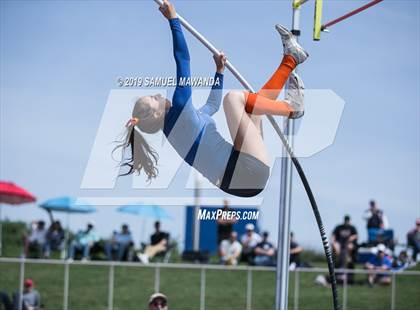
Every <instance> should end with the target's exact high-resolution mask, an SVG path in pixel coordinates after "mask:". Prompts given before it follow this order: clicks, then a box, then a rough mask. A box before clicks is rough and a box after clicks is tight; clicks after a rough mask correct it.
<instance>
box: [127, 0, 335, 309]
mask: <svg viewBox="0 0 420 310" xmlns="http://www.w3.org/2000/svg"><path fill="white" fill-rule="evenodd" d="M153 1H155V2H156V3H157V4H158V5H162V3H163V1H162V0H153ZM305 2H306V1H305ZM177 17H178V19H179V21H180V22H181V24H182V26H183V27H184V28H185V29H186V30H188V31H189V32H190V33H191V34H192V35H193V36H194V37H196V38H197V39H198V40H199V41H200V42H201V43H202V44H203V45H204V46H205V47H207V48H208V49H209V50H210V51H211V52H212V53H213V54H214V55H219V50H218V49H216V48H215V47H214V46H213V44H211V43H210V42H209V41H208V40H207V39H206V38H205V37H204V36H203V35H201V34H200V33H199V32H198V31H197V30H196V29H195V28H194V27H193V26H191V25H190V24H189V23H188V22H187V21H186V20H185V19H184V18H183V17H181V16H180V15H179V14H177ZM226 68H228V69H229V71H230V72H231V73H232V74H233V75H234V76H235V77H236V79H237V80H238V81H239V82H240V83H241V84H242V86H243V87H244V88H245V89H247V90H249V91H251V92H255V91H254V89H253V88H252V87H251V85H250V84H249V83H248V82H247V81H246V80H245V78H244V77H243V76H242V75H241V74H240V73H239V72H238V70H237V69H236V68H235V67H234V66H233V65H232V64H231V63H230V62H229V61H227V62H226ZM266 116H267V118H268V120H269V121H270V123H271V125H272V126H273V128H274V130H275V131H276V133H277V135H278V136H279V138H280V140H281V142H282V143H283V146H284V149H285V150H286V152H287V154H289V156H290V158H291V160H292V163H293V165H294V166H295V168H296V171H297V172H298V174H299V176H300V178H301V180H302V184H303V186H304V188H305V191H306V194H307V195H308V198H309V201H310V203H311V207H312V211H313V213H314V216H315V219H316V222H317V225H318V229H319V232H320V235H321V239H322V244H323V246H324V251H325V256H326V257H327V263H328V270H329V274H330V281H331V289H332V293H333V303H334V309H336V310H337V309H339V308H340V307H339V305H338V294H337V281H336V277H335V272H334V262H333V258H332V252H331V248H330V246H329V242H328V237H327V234H326V233H325V228H324V224H323V223H322V219H321V214H320V213H319V210H318V206H317V203H316V200H315V197H314V195H313V193H312V190H311V187H310V186H309V182H308V180H307V178H306V175H305V173H304V172H303V169H302V166H301V165H300V163H299V161H298V159H297V158H296V156H295V154H294V152H293V149H292V148H291V146H290V144H289V142H288V140H287V139H286V137H285V136H284V134H283V132H282V131H281V129H280V127H279V125H278V124H277V122H276V120H275V119H274V117H273V116H272V115H266ZM135 128H136V127H135ZM281 310H285V309H281Z"/></svg>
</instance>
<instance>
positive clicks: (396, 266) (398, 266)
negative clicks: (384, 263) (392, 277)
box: [392, 251, 410, 270]
mask: <svg viewBox="0 0 420 310" xmlns="http://www.w3.org/2000/svg"><path fill="white" fill-rule="evenodd" d="M408 267H410V259H409V257H408V254H407V251H401V252H400V254H399V255H398V257H396V258H395V259H394V260H393V261H392V270H404V269H406V268H408Z"/></svg>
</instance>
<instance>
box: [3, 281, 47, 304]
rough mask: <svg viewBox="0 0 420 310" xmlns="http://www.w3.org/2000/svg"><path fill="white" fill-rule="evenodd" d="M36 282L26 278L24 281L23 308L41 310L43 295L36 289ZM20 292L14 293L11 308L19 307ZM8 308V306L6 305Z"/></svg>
mask: <svg viewBox="0 0 420 310" xmlns="http://www.w3.org/2000/svg"><path fill="white" fill-rule="evenodd" d="M34 286H35V283H34V281H33V280H32V279H25V281H24V282H23V295H22V309H23V310H41V309H42V308H43V306H42V305H41V295H40V294H39V292H38V291H37V290H36V289H34ZM19 300H20V298H19V293H15V294H13V302H12V303H11V304H12V308H11V309H18V308H19ZM6 309H7V307H6Z"/></svg>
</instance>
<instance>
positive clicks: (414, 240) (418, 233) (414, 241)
mask: <svg viewBox="0 0 420 310" xmlns="http://www.w3.org/2000/svg"><path fill="white" fill-rule="evenodd" d="M407 245H408V246H409V247H411V248H412V249H413V256H412V258H413V262H414V263H416V262H417V254H418V253H419V252H420V218H418V219H417V220H416V227H415V228H414V229H412V230H410V231H409V232H408V234H407Z"/></svg>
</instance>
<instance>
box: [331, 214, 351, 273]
mask: <svg viewBox="0 0 420 310" xmlns="http://www.w3.org/2000/svg"><path fill="white" fill-rule="evenodd" d="M331 243H332V246H333V250H334V252H335V254H336V256H337V257H338V260H337V267H339V268H346V267H348V268H353V267H354V262H355V260H356V250H357V230H356V227H354V226H353V225H352V224H351V221H350V216H348V215H346V216H345V217H344V223H343V224H341V225H338V226H336V227H335V229H334V231H333V233H332V236H331Z"/></svg>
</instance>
